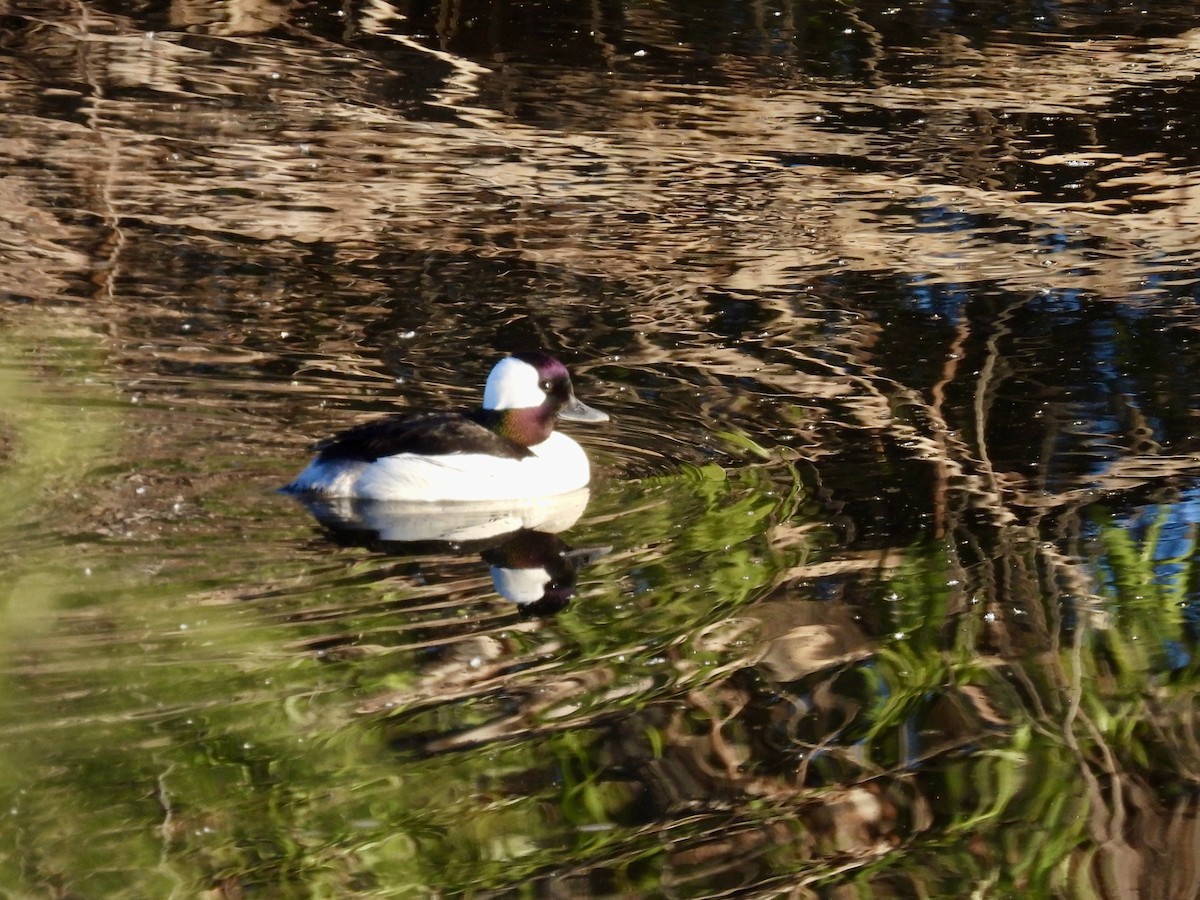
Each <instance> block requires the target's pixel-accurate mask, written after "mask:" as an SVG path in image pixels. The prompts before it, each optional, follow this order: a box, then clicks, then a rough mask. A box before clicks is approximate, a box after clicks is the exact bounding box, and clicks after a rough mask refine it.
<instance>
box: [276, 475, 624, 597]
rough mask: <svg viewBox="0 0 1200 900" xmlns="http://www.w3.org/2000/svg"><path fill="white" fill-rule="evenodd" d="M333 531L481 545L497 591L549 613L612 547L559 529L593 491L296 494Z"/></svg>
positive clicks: (359, 540) (447, 545)
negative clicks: (442, 497)
mask: <svg viewBox="0 0 1200 900" xmlns="http://www.w3.org/2000/svg"><path fill="white" fill-rule="evenodd" d="M295 496H296V499H297V500H299V501H300V502H301V503H303V504H304V505H305V506H306V507H307V508H308V510H309V512H310V513H312V515H313V517H314V518H315V519H316V520H317V521H318V522H319V523H320V524H321V525H323V526H324V527H325V529H326V530H327V532H328V533H329V535H330V537H331V538H333V539H334V540H336V541H337V542H338V543H340V544H343V545H349V546H364V547H369V548H371V549H373V550H379V551H382V552H386V553H390V554H400V555H407V554H410V553H417V552H422V551H426V550H429V549H435V550H451V551H453V552H457V553H464V552H469V553H478V554H480V556H481V557H482V559H483V561H484V562H485V563H487V565H488V567H489V569H490V572H491V576H492V583H493V585H494V586H495V588H496V592H497V593H498V594H500V595H501V596H502V597H504V598H505V599H507V600H510V601H512V602H513V603H515V604H517V607H518V610H519V612H520V614H521V615H522V616H537V617H541V616H550V615H554V614H555V613H557V612H559V611H561V610H562V609H564V608H565V607H566V606H567V604H568V603H570V601H571V598H572V597H573V596H574V594H575V587H576V581H577V579H578V575H579V571H580V569H582V568H583V567H584V566H586V565H589V564H591V563H592V562H594V561H595V560H597V559H599V558H600V557H602V556H604V555H605V554H606V553H608V552H609V551H610V550H611V548H610V547H593V548H588V549H579V550H576V549H573V548H571V547H570V546H568V545H567V543H566V542H565V541H563V540H562V538H560V537H558V535H557V532H560V531H564V530H566V529H567V528H570V527H571V526H572V525H574V524H575V523H576V522H577V521H578V520H579V517H580V516H581V515H583V511H584V509H586V507H587V502H588V497H589V492H588V490H587V489H586V488H585V489H583V490H578V491H572V492H571V493H569V494H562V495H559V496H556V497H543V498H538V499H534V500H527V501H522V502H511V501H510V502H496V503H469V504H467V503H399V502H389V501H384V500H362V499H357V498H350V497H322V496H317V495H312V494H297V495H295Z"/></svg>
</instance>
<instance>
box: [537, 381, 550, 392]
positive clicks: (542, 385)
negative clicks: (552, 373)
mask: <svg viewBox="0 0 1200 900" xmlns="http://www.w3.org/2000/svg"><path fill="white" fill-rule="evenodd" d="M538 387H540V388H541V389H542V391H543V392H544V393H547V394H548V393H550V388H552V387H553V385H552V384H550V381H549V379H546V378H543V379H542V381H541V383H540V384H538Z"/></svg>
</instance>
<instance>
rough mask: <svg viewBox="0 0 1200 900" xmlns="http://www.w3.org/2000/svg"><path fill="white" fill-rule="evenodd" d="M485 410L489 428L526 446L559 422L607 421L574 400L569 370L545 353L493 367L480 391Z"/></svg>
mask: <svg viewBox="0 0 1200 900" xmlns="http://www.w3.org/2000/svg"><path fill="white" fill-rule="evenodd" d="M483 408H484V409H485V410H487V411H488V412H491V413H495V414H496V415H495V416H494V422H495V424H494V425H493V426H492V428H493V430H495V431H496V432H497V433H499V434H502V435H504V436H505V437H507V438H510V439H511V440H514V441H516V442H517V443H518V444H522V445H524V446H526V447H532V446H534V445H536V444H540V443H541V442H542V441H544V440H546V439H547V438H548V437H550V435H551V433H552V432H553V431H554V423H555V421H557V420H558V419H564V420H566V421H568V422H607V421H608V416H607V415H606V414H605V413H602V412H600V411H599V410H597V409H592V408H591V407H590V406H587V405H586V404H584V403H582V402H580V400H579V399H578V398H576V396H575V391H574V389H572V387H571V374H570V373H569V372H568V371H567V367H566V366H564V365H563V364H562V363H561V362H559V361H558V360H557V359H555V358H554V357H553V356H549V355H547V354H545V353H515V354H513V355H512V356H508V357H505V358H504V359H502V360H500V362H498V363H496V365H495V367H494V368H493V369H492V372H491V374H490V375H488V380H487V385H486V387H484V389H483Z"/></svg>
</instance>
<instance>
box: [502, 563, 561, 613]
mask: <svg viewBox="0 0 1200 900" xmlns="http://www.w3.org/2000/svg"><path fill="white" fill-rule="evenodd" d="M491 571H492V583H493V584H494V585H495V586H496V593H498V594H499V595H500V596H501V597H504V598H505V599H506V600H511V601H512V602H513V603H516V604H517V605H519V606H528V605H529V604H530V603H536V602H538V601H539V600H542V599H544V598H545V597H546V596H547V594H550V593H553V592H555V591H556V590H557V591H559V592H561V591H563V590H564V589H565V590H566V592H567V599H569V598H570V595H571V593H572V592H573V591H574V585H573V584H568V585H565V586H564V585H559V584H558V583H557V582H556V581H555V579H554V576H553V575H551V574H550V572H549V570H547V569H541V568H538V569H505V568H501V567H500V566H492V567H491Z"/></svg>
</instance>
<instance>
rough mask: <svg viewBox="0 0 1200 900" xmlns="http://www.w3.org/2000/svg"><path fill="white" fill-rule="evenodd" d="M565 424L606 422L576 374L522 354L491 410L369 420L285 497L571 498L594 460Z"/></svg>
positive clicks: (494, 390)
mask: <svg viewBox="0 0 1200 900" xmlns="http://www.w3.org/2000/svg"><path fill="white" fill-rule="evenodd" d="M558 419H565V420H567V421H572V422H605V421H607V420H608V416H607V415H605V414H604V413H602V412H599V411H598V410H595V409H592V408H591V407H590V406H586V405H584V404H583V403H581V402H580V401H579V400H577V399H576V398H575V392H574V391H573V390H572V389H571V376H570V374H569V373H568V372H567V367H566V366H564V365H563V364H562V363H560V362H559V361H558V360H557V359H555V358H554V357H552V356H547V355H546V354H545V353H517V354H514V355H513V356H509V357H506V358H504V359H502V360H500V362H498V363H497V364H496V365H495V367H494V368H493V369H492V371H491V374H490V375H488V380H487V385H486V386H485V387H484V390H483V405H482V406H481V407H479V408H478V409H475V410H471V411H470V412H466V413H416V414H413V415H398V416H390V417H388V418H385V419H377V420H375V421H373V422H364V423H363V424H362V425H357V426H355V427H354V428H351V429H349V430H348V431H344V432H342V433H341V434H339V435H337V436H336V437H332V438H328V439H327V440H324V441H322V442H320V443H319V444H317V445H316V448H315V449H316V451H317V456H316V458H315V459H313V461H312V462H310V463H309V464H308V467H307V468H306V469H305V470H304V471H303V472H301V473H300V475H299V477H297V478H296V480H295V481H293V482H292V483H291V484H289V485H288V486H287V487H286V488H284V490H285V491H289V492H292V493H299V494H318V495H321V496H325V497H356V498H360V499H364V500H389V501H395V500H405V501H411V500H419V501H428V502H439V501H453V502H458V501H466V502H479V501H490V500H520V499H526V498H533V497H549V496H553V495H555V494H565V493H567V492H569V491H574V490H578V489H579V488H582V487H584V486H585V485H586V484H587V483H588V480H589V478H590V472H589V468H588V460H587V456H586V455H585V454H584V452H583V448H582V447H580V446H579V445H578V444H577V443H575V441H573V440H571V439H570V438H569V437H567V436H566V435H565V434H560V433H558V432H556V431H555V430H554V423H555V422H556V421H557V420H558Z"/></svg>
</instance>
